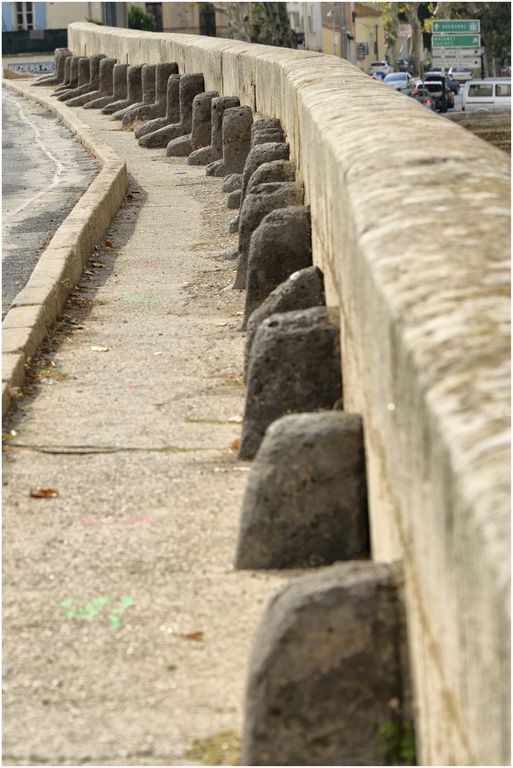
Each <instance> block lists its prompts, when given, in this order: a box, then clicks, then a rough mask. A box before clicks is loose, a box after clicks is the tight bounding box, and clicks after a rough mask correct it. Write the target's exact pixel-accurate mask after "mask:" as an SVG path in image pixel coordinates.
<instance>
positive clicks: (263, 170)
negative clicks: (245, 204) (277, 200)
mask: <svg viewBox="0 0 513 768" xmlns="http://www.w3.org/2000/svg"><path fill="white" fill-rule="evenodd" d="M280 146H287V145H280ZM295 178H296V166H295V165H294V163H291V162H290V160H272V161H271V162H269V163H262V165H259V166H258V168H257V169H256V171H254V172H253V173H252V174H251V176H250V177H249V181H248V185H247V187H246V195H247V194H248V193H249V192H251V190H252V189H253V188H254V187H257V186H258V185H259V184H271V183H272V182H275V181H294V179H295ZM235 192H238V193H239V197H238V200H239V202H238V205H236V204H235V203H236V202H237V198H236V197H235ZM235 192H232V193H230V195H229V197H228V203H227V207H228V208H240V204H241V199H242V189H239V190H235ZM232 195H233V197H232Z"/></svg>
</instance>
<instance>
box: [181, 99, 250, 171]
mask: <svg viewBox="0 0 513 768" xmlns="http://www.w3.org/2000/svg"><path fill="white" fill-rule="evenodd" d="M238 106H240V101H239V99H238V97H237V96H216V97H215V98H214V99H212V105H211V115H210V122H211V126H212V127H211V140H210V145H209V146H206V147H202V148H200V149H196V150H194V152H192V153H191V154H190V155H189V157H188V158H187V163H188V165H208V164H209V163H213V162H215V161H216V160H220V159H222V157H223V117H224V113H225V111H226V110H227V109H233V108H234V107H238Z"/></svg>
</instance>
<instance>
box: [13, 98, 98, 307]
mask: <svg viewBox="0 0 513 768" xmlns="http://www.w3.org/2000/svg"><path fill="white" fill-rule="evenodd" d="M2 125H3V136H2V159H3V169H2V192H3V195H2V214H3V220H2V237H3V250H2V273H3V281H2V317H3V316H4V315H5V314H6V312H7V310H8V309H9V306H10V304H11V302H12V301H13V299H14V298H15V297H16V295H17V294H18V292H19V291H20V290H21V289H22V288H23V286H24V285H25V284H26V282H27V280H28V279H29V277H30V275H31V273H32V270H33V268H34V264H35V263H36V261H37V259H38V258H39V256H40V254H41V252H42V251H43V250H44V247H45V246H46V244H47V243H48V242H49V240H50V239H51V238H52V236H53V234H54V232H55V230H56V229H57V227H58V226H59V225H60V224H61V222H62V221H63V220H64V219H65V218H66V216H67V215H68V214H69V212H70V211H71V209H72V208H73V206H74V205H75V203H76V202H77V201H78V199H79V198H80V196H81V195H82V194H83V192H84V191H85V190H86V189H87V187H88V186H89V184H90V183H91V181H92V179H93V178H94V176H95V174H96V170H97V169H96V166H95V164H94V162H93V161H92V159H91V158H90V157H89V155H88V154H87V153H86V152H85V150H84V149H83V147H82V146H81V145H80V144H79V143H78V142H77V141H76V140H75V139H74V138H73V136H72V134H71V133H70V131H68V130H67V128H65V127H64V126H63V125H62V124H59V122H58V120H57V118H56V117H55V116H54V115H53V114H52V113H51V112H48V111H47V110H45V109H44V108H43V107H41V106H40V105H39V104H36V103H35V102H31V101H30V102H29V101H27V100H26V99H24V98H23V97H21V96H18V95H16V94H14V93H13V92H12V91H7V90H6V89H4V91H3V117H2Z"/></svg>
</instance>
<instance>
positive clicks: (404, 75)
mask: <svg viewBox="0 0 513 768" xmlns="http://www.w3.org/2000/svg"><path fill="white" fill-rule="evenodd" d="M383 82H384V83H385V85H390V86H392V88H395V90H396V91H407V90H408V89H409V88H411V87H412V85H413V78H412V76H411V75H410V73H409V72H392V73H391V74H390V75H387V76H386V77H385V79H384V80H383Z"/></svg>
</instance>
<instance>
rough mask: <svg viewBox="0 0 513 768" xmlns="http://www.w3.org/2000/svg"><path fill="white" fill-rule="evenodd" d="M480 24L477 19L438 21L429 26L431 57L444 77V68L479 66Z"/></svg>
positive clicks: (472, 67)
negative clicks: (439, 67)
mask: <svg viewBox="0 0 513 768" xmlns="http://www.w3.org/2000/svg"><path fill="white" fill-rule="evenodd" d="M480 32H481V23H480V21H479V20H478V19H444V20H442V19H440V20H435V21H433V22H432V25H431V33H432V34H431V55H432V61H433V64H435V62H436V64H438V65H439V66H441V68H442V72H443V74H444V75H445V70H446V67H447V66H449V67H470V68H471V69H474V68H476V67H478V66H479V64H480V55H481V34H480Z"/></svg>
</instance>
